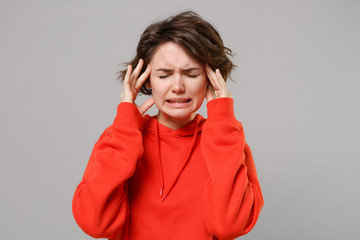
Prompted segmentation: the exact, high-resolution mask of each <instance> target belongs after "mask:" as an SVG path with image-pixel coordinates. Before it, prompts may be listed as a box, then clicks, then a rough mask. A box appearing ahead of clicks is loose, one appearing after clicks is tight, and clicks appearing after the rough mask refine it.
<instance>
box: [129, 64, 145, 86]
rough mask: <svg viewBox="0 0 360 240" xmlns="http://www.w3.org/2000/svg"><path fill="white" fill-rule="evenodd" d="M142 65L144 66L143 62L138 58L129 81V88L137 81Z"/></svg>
mask: <svg viewBox="0 0 360 240" xmlns="http://www.w3.org/2000/svg"><path fill="white" fill-rule="evenodd" d="M143 64H144V60H142V59H141V58H140V60H139V62H138V64H137V65H136V67H135V69H134V71H133V73H132V74H131V80H130V81H131V87H132V88H133V87H135V84H136V80H137V78H138V76H139V73H140V71H141V69H142V67H143Z"/></svg>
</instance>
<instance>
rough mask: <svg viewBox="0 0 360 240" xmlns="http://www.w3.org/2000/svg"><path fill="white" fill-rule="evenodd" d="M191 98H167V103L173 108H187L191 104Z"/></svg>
mask: <svg viewBox="0 0 360 240" xmlns="http://www.w3.org/2000/svg"><path fill="white" fill-rule="evenodd" d="M191 102H192V99H191V98H169V99H166V101H165V105H166V106H168V107H171V108H186V107H188V106H190V105H191Z"/></svg>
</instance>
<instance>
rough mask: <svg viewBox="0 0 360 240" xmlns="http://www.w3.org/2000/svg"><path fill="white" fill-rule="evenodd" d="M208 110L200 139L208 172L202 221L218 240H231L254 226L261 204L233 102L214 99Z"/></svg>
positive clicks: (249, 154)
mask: <svg viewBox="0 0 360 240" xmlns="http://www.w3.org/2000/svg"><path fill="white" fill-rule="evenodd" d="M207 109H208V119H207V121H206V123H205V124H204V127H203V133H202V140H201V149H202V153H203V156H204V161H205V164H206V167H207V169H208V172H209V181H208V184H207V186H206V190H205V194H206V196H205V199H206V216H205V221H206V225H207V227H208V230H209V232H210V233H211V234H212V235H214V236H216V237H217V238H218V239H233V238H236V237H239V236H241V235H244V234H246V233H248V232H249V231H250V230H251V229H252V228H253V227H254V225H255V223H256V221H257V219H258V216H259V214H260V210H261V208H262V206H263V204H264V201H263V197H262V193H261V189H260V185H259V181H258V178H257V174H256V169H255V164H254V160H253V158H252V155H251V151H250V148H249V146H248V145H247V144H246V143H245V136H244V131H243V127H242V124H241V123H240V122H238V121H237V120H236V119H235V116H234V110H233V99H232V98H219V99H214V100H212V101H210V102H209V103H208V104H207Z"/></svg>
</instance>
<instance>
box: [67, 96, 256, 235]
mask: <svg viewBox="0 0 360 240" xmlns="http://www.w3.org/2000/svg"><path fill="white" fill-rule="evenodd" d="M207 109H208V119H207V120H206V119H204V118H203V117H202V116H201V115H197V116H196V117H195V119H194V120H193V121H192V122H191V123H189V124H188V125H186V126H184V127H182V128H180V129H177V130H175V131H174V130H171V129H169V128H167V127H165V126H163V125H161V124H160V123H158V121H157V119H156V116H154V117H150V116H149V115H146V116H144V117H142V116H141V114H140V113H139V111H138V109H137V108H136V106H135V105H134V104H132V103H120V104H119V106H118V111H117V115H116V117H115V120H114V122H113V124H112V125H111V126H110V127H108V128H107V129H106V130H105V131H104V132H103V134H102V135H101V136H100V138H99V140H98V141H97V143H96V144H95V146H94V149H93V152H92V154H91V156H90V160H89V163H88V165H87V167H86V170H85V173H84V176H83V179H82V181H81V183H80V184H79V185H78V187H77V188H76V191H75V194H74V198H73V206H72V207H73V214H74V217H75V220H76V222H77V223H78V225H79V226H80V227H81V228H82V229H83V231H84V232H86V233H87V234H89V235H90V236H92V237H95V238H109V239H114V240H115V239H126V240H135V239H139V240H140V239H141V240H144V239H157V240H162V239H196V240H202V239H204V240H205V239H207V240H208V239H234V238H236V237H239V236H241V235H243V234H245V233H247V232H249V231H250V230H251V229H252V228H253V226H254V225H255V223H256V221H257V219H258V216H259V214H260V210H261V208H262V206H263V198H262V194H261V190H260V185H259V182H258V178H257V175H256V169H255V165H254V161H253V158H252V155H251V151H250V148H249V146H248V145H247V144H246V143H245V136H244V132H243V128H242V125H241V123H240V122H238V121H237V120H236V119H235V116H234V112H233V100H232V99H231V98H220V99H214V100H212V101H210V102H209V103H208V104H207Z"/></svg>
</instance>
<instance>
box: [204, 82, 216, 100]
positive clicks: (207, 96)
mask: <svg viewBox="0 0 360 240" xmlns="http://www.w3.org/2000/svg"><path fill="white" fill-rule="evenodd" d="M205 98H206V101H208V102H210V101H211V100H213V99H214V95H213V93H212V91H211V89H210V87H209V86H208V87H207V89H206V94H205Z"/></svg>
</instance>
